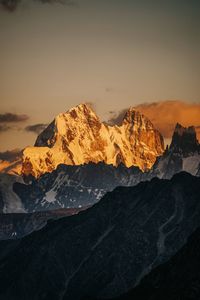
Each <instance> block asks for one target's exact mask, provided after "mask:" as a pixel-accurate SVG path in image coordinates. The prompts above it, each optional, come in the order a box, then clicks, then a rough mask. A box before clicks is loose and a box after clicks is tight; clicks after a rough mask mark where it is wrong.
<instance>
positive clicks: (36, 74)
mask: <svg viewBox="0 0 200 300" xmlns="http://www.w3.org/2000/svg"><path fill="white" fill-rule="evenodd" d="M7 2H8V1H6V0H0V4H1V8H0V103H1V104H0V151H6V150H11V149H14V148H20V149H21V148H23V147H25V146H27V145H33V144H34V141H35V139H36V134H38V133H39V132H40V130H41V129H42V128H44V127H45V126H46V124H48V123H50V122H51V121H52V119H53V118H54V117H55V116H56V115H57V114H58V113H60V112H64V111H67V110H68V109H69V108H71V107H73V106H75V105H77V104H79V103H83V102H91V103H92V104H93V107H94V109H95V110H96V112H97V114H98V115H99V116H100V118H101V119H102V120H104V121H105V120H109V119H112V117H113V115H114V116H117V115H118V114H120V112H121V111H123V110H124V109H126V108H128V107H130V106H136V107H140V108H141V105H143V104H148V105H149V107H151V109H152V111H154V112H155V110H154V108H153V107H152V106H151V104H152V103H155V102H157V103H158V104H159V103H162V104H161V105H162V107H165V109H162V110H161V111H162V114H163V116H165V115H166V112H167V113H168V115H169V114H170V116H171V118H170V121H169V119H168V120H166V121H165V122H166V126H169V124H168V123H169V122H170V124H171V125H170V126H171V127H173V126H174V123H175V122H176V121H178V120H179V119H181V120H182V122H183V123H184V124H183V125H185V126H188V125H190V124H191V125H192V123H195V124H193V125H195V126H197V127H198V126H200V118H199V123H198V115H197V113H198V112H199V111H200V84H199V81H200V1H197V0H190V1H188V0H173V1H172V0H168V1H163V0H157V1H156V0H151V1H149V0H74V1H73V0H68V1H67V0H66V1H65V0H63V1H58V0H57V1H53V0H51V1H50V0H49V1H44V0H43V1H42V0H30V1H27V0H21V1H19V0H18V1H14V2H16V3H17V2H18V5H16V6H13V7H6V4H5V3H7ZM46 2H47V3H46ZM48 2H50V3H48ZM60 2H61V3H60ZM8 8H9V9H8ZM166 103H178V106H176V108H175V106H173V105H171V106H170V107H171V108H169V105H165V104H166ZM179 105H180V109H182V108H183V106H184V107H185V108H184V110H181V112H182V113H181V114H182V115H184V118H182V117H180V114H179V113H177V114H174V111H173V109H174V108H175V109H176V110H177V112H179ZM142 107H143V106H142ZM191 107H192V109H193V113H191V111H190V113H188V111H189V110H188V109H189V108H191ZM149 115H152V114H149ZM159 119H160V120H162V119H163V118H162V115H161V113H160V114H159ZM154 121H156V120H155V113H154ZM160 122H161V121H160ZM167 122H168V123H167ZM157 123H159V122H157ZM172 123H173V124H172ZM159 124H160V123H159ZM157 126H158V127H159V126H160V127H162V126H161V125H157ZM164 126H165V125H164ZM159 129H160V128H159ZM161 131H163V132H162V133H163V134H164V135H165V132H166V130H165V128H164V129H161ZM170 132H171V131H170ZM168 136H169V134H166V136H165V138H169V137H168Z"/></svg>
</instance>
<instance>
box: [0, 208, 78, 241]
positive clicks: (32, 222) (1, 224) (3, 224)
mask: <svg viewBox="0 0 200 300" xmlns="http://www.w3.org/2000/svg"><path fill="white" fill-rule="evenodd" d="M81 210H83V208H75V209H74V208H69V209H58V210H48V211H42V212H35V213H8V214H5V213H4V214H0V240H8V239H19V238H21V237H23V236H26V235H28V234H30V233H31V232H33V231H36V230H39V229H40V228H42V227H44V226H45V225H46V224H47V221H48V220H52V219H59V218H62V217H64V216H71V215H75V214H77V213H79V212H80V211H81Z"/></svg>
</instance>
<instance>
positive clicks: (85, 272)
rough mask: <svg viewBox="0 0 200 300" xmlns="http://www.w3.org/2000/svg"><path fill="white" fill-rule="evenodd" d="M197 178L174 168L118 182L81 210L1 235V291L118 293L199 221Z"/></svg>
mask: <svg viewBox="0 0 200 300" xmlns="http://www.w3.org/2000/svg"><path fill="white" fill-rule="evenodd" d="M199 184H200V178H198V177H193V176H191V175H189V174H187V173H180V174H177V175H175V176H174V177H173V178H172V179H171V180H161V179H157V178H154V179H153V180H151V181H150V182H143V183H140V184H139V185H137V186H136V187H128V188H125V187H121V188H117V189H116V190H114V191H113V192H111V193H108V194H107V195H106V196H105V197H104V198H103V199H102V200H101V201H100V202H99V203H98V204H96V205H95V206H93V207H92V208H90V209H88V210H87V211H84V212H81V213H79V214H78V215H76V216H72V217H67V218H62V219H60V220H56V221H53V222H51V223H49V224H47V226H46V227H45V228H43V229H41V230H40V231H37V232H34V233H32V234H31V235H29V236H27V237H25V238H23V239H22V240H18V241H13V242H9V241H8V242H0V250H1V251H0V258H1V260H0V281H1V285H0V298H1V299H2V300H4V299H6V300H10V299H12V300H13V299H16V300H18V299H20V300H27V299H29V300H32V299H34V300H37V299H38V300H46V299H54V300H61V299H63V300H64V299H73V300H79V299H87V300H88V299H90V298H89V296H92V297H94V298H97V299H99V298H100V299H101V298H103V299H105V298H112V297H116V296H118V295H120V294H122V293H125V292H126V291H128V290H130V289H131V288H132V287H134V286H135V285H136V284H137V283H139V281H140V279H141V278H142V277H144V275H145V274H147V273H149V272H150V271H151V270H152V269H153V268H154V267H156V266H158V265H159V264H162V263H164V262H166V261H167V260H168V259H169V258H170V257H172V256H173V255H174V254H175V253H176V252H177V251H178V250H179V249H180V248H181V247H182V246H183V245H184V244H185V243H186V242H187V239H188V237H189V236H190V235H191V234H192V233H193V232H194V231H195V229H196V228H198V227H199V226H200V202H199V199H200V189H199ZM136 299H137V298H136ZM140 299H141V298H140ZM147 299H148V298H147ZM156 299H157V298H156ZM159 299H162V297H161V298H159ZM196 299H197V298H196Z"/></svg>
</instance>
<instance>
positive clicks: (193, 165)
mask: <svg viewBox="0 0 200 300" xmlns="http://www.w3.org/2000/svg"><path fill="white" fill-rule="evenodd" d="M199 170H200V144H199V142H198V140H197V137H196V131H195V128H194V127H193V126H190V127H188V128H185V127H183V126H181V125H180V124H177V125H176V128H175V130H174V134H173V137H172V142H171V145H170V147H169V149H166V150H165V152H164V153H163V155H162V156H160V157H159V158H157V160H156V162H155V164H154V166H153V169H152V170H151V171H150V177H154V176H158V177H159V178H171V177H172V176H173V175H174V174H176V173H178V172H181V171H186V172H189V173H190V174H192V175H198V174H199Z"/></svg>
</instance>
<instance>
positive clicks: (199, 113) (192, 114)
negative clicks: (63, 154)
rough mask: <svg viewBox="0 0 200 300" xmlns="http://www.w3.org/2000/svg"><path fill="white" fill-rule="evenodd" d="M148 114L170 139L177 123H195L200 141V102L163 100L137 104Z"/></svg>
mask: <svg viewBox="0 0 200 300" xmlns="http://www.w3.org/2000/svg"><path fill="white" fill-rule="evenodd" d="M136 109H137V110H139V111H140V112H142V113H143V114H144V115H146V116H147V117H148V118H149V119H150V120H151V121H152V123H153V124H154V125H155V127H156V128H157V129H158V130H159V131H160V132H161V133H162V135H163V136H164V137H165V139H170V138H171V136H172V133H173V130H174V127H175V125H176V123H177V122H178V123H180V124H181V125H183V126H191V125H194V126H195V127H196V132H197V134H198V139H199V141H200V103H187V102H183V101H170V100H168V101H161V102H155V103H146V104H140V105H138V106H136Z"/></svg>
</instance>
